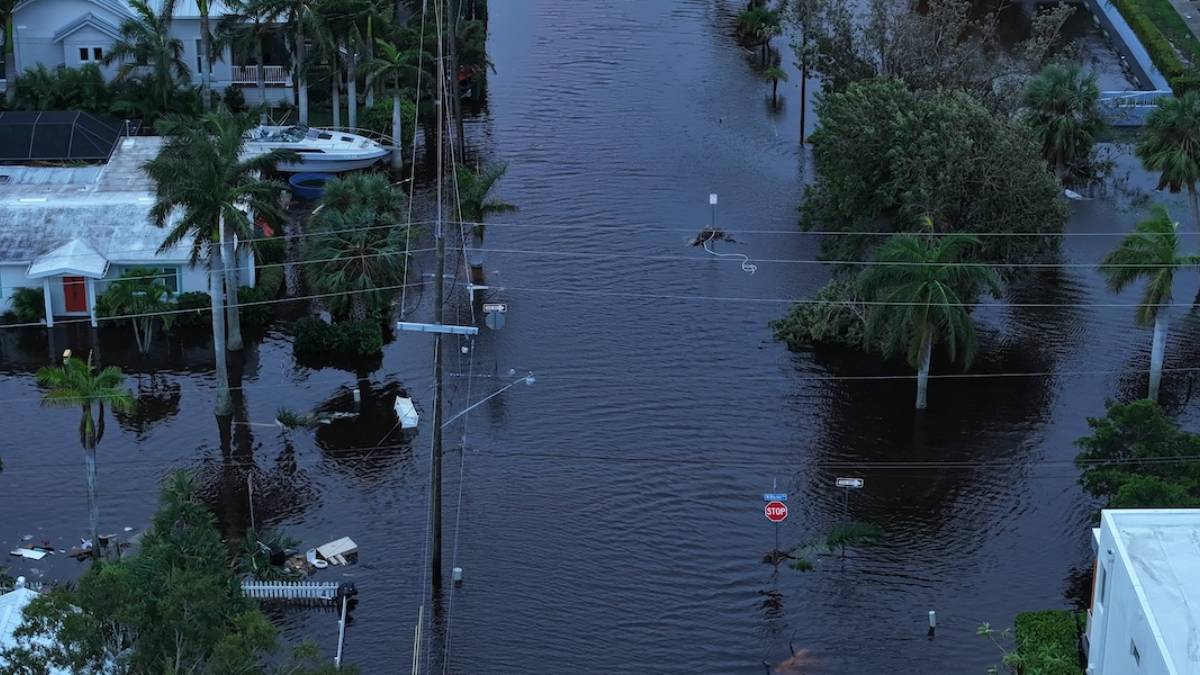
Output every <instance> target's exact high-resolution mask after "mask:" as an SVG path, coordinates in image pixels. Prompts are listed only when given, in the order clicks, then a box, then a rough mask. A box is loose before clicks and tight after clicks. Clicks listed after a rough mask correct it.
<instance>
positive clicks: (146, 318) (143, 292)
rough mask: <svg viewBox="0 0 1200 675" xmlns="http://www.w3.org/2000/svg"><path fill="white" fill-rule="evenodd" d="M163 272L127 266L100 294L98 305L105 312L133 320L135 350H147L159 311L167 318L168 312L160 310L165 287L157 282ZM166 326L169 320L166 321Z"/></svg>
mask: <svg viewBox="0 0 1200 675" xmlns="http://www.w3.org/2000/svg"><path fill="white" fill-rule="evenodd" d="M160 279H162V272H161V271H159V272H156V271H155V270H152V269H148V268H145V267H134V268H132V269H128V270H126V271H125V272H124V273H123V274H122V275H121V278H119V279H116V280H114V281H113V282H112V283H110V284H109V285H108V288H107V289H106V290H105V291H104V295H102V296H100V301H99V303H98V304H99V306H100V310H101V312H102V313H103V314H105V315H108V316H127V317H129V322H130V323H131V324H133V339H134V341H135V342H136V343H137V348H138V352H139V353H142V354H148V353H149V352H150V341H151V340H152V339H153V337H154V324H155V323H156V322H157V321H158V316H159V315H160V314H161V315H162V317H163V319H164V320H167V321H170V320H171V319H172V318H173V316H172V315H171V314H162V312H163V311H164V310H166V309H167V308H168V307H167V304H168V303H167V296H168V291H167V287H166V286H165V285H164V284H163V283H160ZM168 327H169V324H168Z"/></svg>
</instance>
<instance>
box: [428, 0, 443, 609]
mask: <svg viewBox="0 0 1200 675" xmlns="http://www.w3.org/2000/svg"><path fill="white" fill-rule="evenodd" d="M441 6H442V3H440V2H439V3H438V7H439V8H441ZM438 18H439V21H438V24H439V26H438V39H437V50H438V53H437V76H436V77H437V79H436V80H435V81H436V82H437V98H436V102H435V103H434V112H435V113H436V114H437V116H438V117H437V225H436V227H435V230H434V237H435V238H436V239H437V271H436V272H435V273H434V277H433V296H434V299H433V302H434V309H433V322H434V323H435V324H439V325H440V324H441V323H442V321H443V320H444V319H445V315H444V308H443V306H442V305H443V303H444V301H445V297H444V293H445V283H446V228H445V223H443V222H442V183H443V182H444V181H443V178H444V177H445V176H444V173H443V171H444V168H443V164H442V159H443V158H442V151H443V148H444V146H445V136H444V135H443V128H442V121H443V120H444V119H445V98H444V96H443V94H444V92H445V90H446V76H445V73H444V72H443V65H444V64H443V63H442V32H443V31H442V26H441V25H440V24H441V21H440V19H441V17H438ZM433 379H434V381H435V393H434V404H433V457H432V460H431V464H432V466H431V468H430V471H429V511H430V514H429V515H430V526H431V527H432V528H433V542H432V543H431V544H430V556H429V576H430V580H431V583H432V584H433V588H434V590H437V589H440V588H441V587H442V407H443V402H442V334H441V333H437V334H436V335H435V336H434V339H433Z"/></svg>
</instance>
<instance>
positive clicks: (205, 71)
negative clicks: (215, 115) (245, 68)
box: [196, 0, 213, 112]
mask: <svg viewBox="0 0 1200 675" xmlns="http://www.w3.org/2000/svg"><path fill="white" fill-rule="evenodd" d="M209 2H210V0H196V10H197V12H198V13H199V14H200V98H201V104H202V105H203V106H204V108H203V109H204V112H208V109H209V107H210V106H211V105H212V64H213V55H212V29H211V28H210V26H209V20H208V13H209Z"/></svg>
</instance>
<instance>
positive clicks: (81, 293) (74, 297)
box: [63, 277, 88, 312]
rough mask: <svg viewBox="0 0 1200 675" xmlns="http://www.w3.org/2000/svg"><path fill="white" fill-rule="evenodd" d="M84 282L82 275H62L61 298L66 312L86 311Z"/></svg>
mask: <svg viewBox="0 0 1200 675" xmlns="http://www.w3.org/2000/svg"><path fill="white" fill-rule="evenodd" d="M86 283H87V282H85V281H84V280H83V277H63V299H64V300H65V304H66V310H67V311H68V312H86V311H88V306H87V287H86V286H85V285H84V284H86Z"/></svg>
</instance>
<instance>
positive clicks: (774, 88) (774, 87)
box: [771, 78, 779, 106]
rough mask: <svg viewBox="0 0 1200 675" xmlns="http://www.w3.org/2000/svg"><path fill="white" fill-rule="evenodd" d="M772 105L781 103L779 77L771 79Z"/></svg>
mask: <svg viewBox="0 0 1200 675" xmlns="http://www.w3.org/2000/svg"><path fill="white" fill-rule="evenodd" d="M771 105H775V106H777V105H779V78H775V79H773V80H771Z"/></svg>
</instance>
